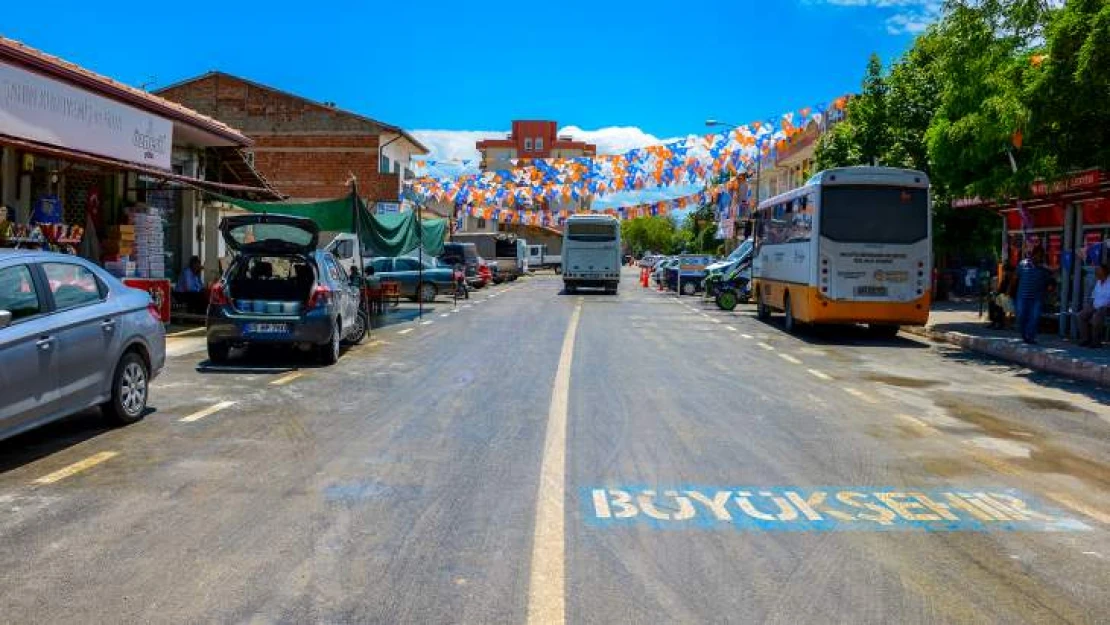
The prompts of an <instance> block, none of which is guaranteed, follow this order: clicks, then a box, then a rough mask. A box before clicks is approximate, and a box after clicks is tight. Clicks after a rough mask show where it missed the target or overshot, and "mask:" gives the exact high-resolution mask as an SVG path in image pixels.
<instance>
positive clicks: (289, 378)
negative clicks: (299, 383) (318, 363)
mask: <svg viewBox="0 0 1110 625" xmlns="http://www.w3.org/2000/svg"><path fill="white" fill-rule="evenodd" d="M302 376H304V372H301V371H294V372H293V373H290V374H288V375H283V376H281V377H280V378H278V379H276V380H274V381H272V382H270V384H272V385H274V386H281V385H283V384H289V383H290V382H292V381H293V380H296V379H297V378H299V377H302Z"/></svg>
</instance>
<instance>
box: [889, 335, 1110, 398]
mask: <svg viewBox="0 0 1110 625" xmlns="http://www.w3.org/2000/svg"><path fill="white" fill-rule="evenodd" d="M902 331H903V332H907V333H909V334H914V335H917V336H921V337H924V338H927V339H931V340H933V341H939V342H942V343H949V344H951V345H956V346H958V347H961V348H963V349H966V350H968V351H973V352H978V353H981V354H986V355H988V356H993V357H995V358H999V359H1001V360H1005V361H1008V362H1012V363H1016V364H1019V365H1022V366H1024V367H1028V368H1030V369H1035V370H1037V371H1044V372H1046V373H1054V374H1056V375H1061V376H1064V377H1066V378H1071V379H1073V380H1080V381H1084V382H1091V383H1093V384H1098V385H1100V386H1105V387H1110V366H1108V365H1100V364H1095V363H1093V362H1089V361H1086V360H1080V359H1078V358H1071V357H1069V356H1064V355H1056V354H1050V353H1047V352H1045V351H1044V350H1041V349H1037V348H1030V347H1026V346H1025V345H1017V344H1014V343H1012V342H1009V341H997V340H991V339H985V338H983V337H979V336H973V335H970V334H963V333H962V332H941V331H939V330H934V329H932V328H928V327H921V326H913V327H910V326H903V327H902Z"/></svg>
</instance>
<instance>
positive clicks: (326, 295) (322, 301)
mask: <svg viewBox="0 0 1110 625" xmlns="http://www.w3.org/2000/svg"><path fill="white" fill-rule="evenodd" d="M330 300H331V289H329V288H328V287H326V286H324V285H322V284H318V285H316V288H315V289H313V290H312V295H311V296H310V297H309V298H308V308H316V307H318V306H327V305H328V301H330Z"/></svg>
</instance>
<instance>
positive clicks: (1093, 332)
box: [1079, 263, 1110, 347]
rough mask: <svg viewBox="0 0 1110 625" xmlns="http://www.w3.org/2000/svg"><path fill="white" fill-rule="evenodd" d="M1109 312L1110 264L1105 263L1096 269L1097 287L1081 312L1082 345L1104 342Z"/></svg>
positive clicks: (1080, 338)
mask: <svg viewBox="0 0 1110 625" xmlns="http://www.w3.org/2000/svg"><path fill="white" fill-rule="evenodd" d="M1107 314H1110V266H1107V265H1106V264H1105V263H1104V264H1102V265H1099V266H1098V268H1097V269H1095V288H1094V289H1092V290H1091V299H1090V300H1088V301H1087V302H1085V303H1084V305H1083V310H1082V311H1080V313H1079V344H1080V345H1082V346H1083V347H1098V346H1099V345H1100V344H1101V343H1102V332H1103V328H1104V327H1105V324H1106V315H1107Z"/></svg>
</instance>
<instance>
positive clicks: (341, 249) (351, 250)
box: [332, 239, 355, 260]
mask: <svg viewBox="0 0 1110 625" xmlns="http://www.w3.org/2000/svg"><path fill="white" fill-rule="evenodd" d="M332 253H333V254H335V257H336V258H339V259H343V260H346V259H348V258H354V257H355V242H354V241H352V240H350V239H345V240H343V241H340V242H338V243H336V244H335V248H334V249H333V250H332Z"/></svg>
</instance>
